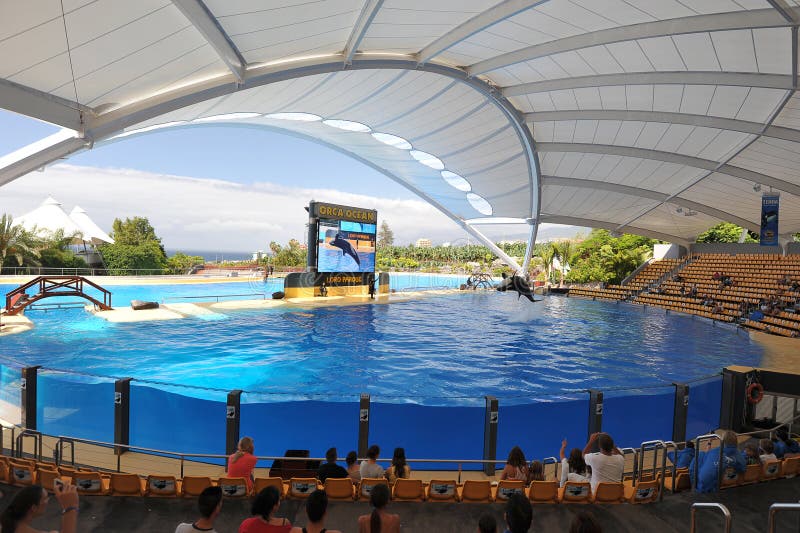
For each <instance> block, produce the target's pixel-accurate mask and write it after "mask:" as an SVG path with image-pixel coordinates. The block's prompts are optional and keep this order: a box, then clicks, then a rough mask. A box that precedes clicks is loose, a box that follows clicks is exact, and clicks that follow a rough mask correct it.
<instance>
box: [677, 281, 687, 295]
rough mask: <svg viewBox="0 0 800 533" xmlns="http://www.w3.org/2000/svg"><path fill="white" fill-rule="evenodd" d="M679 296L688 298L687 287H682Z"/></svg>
mask: <svg viewBox="0 0 800 533" xmlns="http://www.w3.org/2000/svg"><path fill="white" fill-rule="evenodd" d="M678 294H680V295H681V296H686V285H685V284H684V285H681V288H680V289H679V290H678Z"/></svg>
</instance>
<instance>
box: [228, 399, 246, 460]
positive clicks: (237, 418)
mask: <svg viewBox="0 0 800 533" xmlns="http://www.w3.org/2000/svg"><path fill="white" fill-rule="evenodd" d="M241 407H242V391H241V390H239V389H236V390H232V391H230V392H229V393H228V402H227V405H226V406H225V453H226V454H228V455H230V454H232V453H234V452H236V448H237V446H238V445H239V431H240V429H241V421H242V417H241Z"/></svg>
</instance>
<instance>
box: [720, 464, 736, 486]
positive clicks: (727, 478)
mask: <svg viewBox="0 0 800 533" xmlns="http://www.w3.org/2000/svg"><path fill="white" fill-rule="evenodd" d="M738 484H739V474H737V473H736V470H734V469H733V468H726V469H725V471H724V472H723V473H722V479H721V480H720V484H719V488H721V489H728V488H731V487H735V486H736V485H738Z"/></svg>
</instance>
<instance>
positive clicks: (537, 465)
mask: <svg viewBox="0 0 800 533" xmlns="http://www.w3.org/2000/svg"><path fill="white" fill-rule="evenodd" d="M531 481H544V465H543V464H542V463H541V462H540V461H535V460H534V461H531V466H530V468H529V469H528V479H527V481H526V484H527V483H530V482H531Z"/></svg>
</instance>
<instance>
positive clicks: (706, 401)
mask: <svg viewBox="0 0 800 533" xmlns="http://www.w3.org/2000/svg"><path fill="white" fill-rule="evenodd" d="M721 408H722V376H714V377H713V378H710V379H707V380H703V381H699V382H694V383H689V412H688V413H687V417H686V438H687V439H693V438H695V437H696V436H698V435H705V434H707V433H713V432H714V431H716V429H717V428H719V417H720V409H721Z"/></svg>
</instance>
